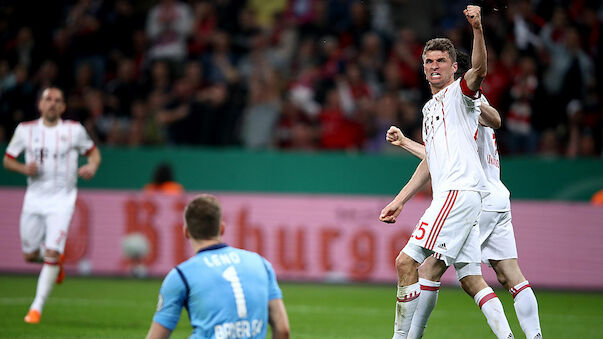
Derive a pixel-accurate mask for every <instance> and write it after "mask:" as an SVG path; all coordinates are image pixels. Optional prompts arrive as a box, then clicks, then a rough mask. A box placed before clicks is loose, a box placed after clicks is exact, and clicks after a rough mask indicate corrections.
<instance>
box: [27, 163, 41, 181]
mask: <svg viewBox="0 0 603 339" xmlns="http://www.w3.org/2000/svg"><path fill="white" fill-rule="evenodd" d="M37 173H38V165H37V164H36V163H35V162H30V163H28V164H26V165H25V173H24V174H25V175H27V176H28V177H33V176H34V175H36V174H37Z"/></svg>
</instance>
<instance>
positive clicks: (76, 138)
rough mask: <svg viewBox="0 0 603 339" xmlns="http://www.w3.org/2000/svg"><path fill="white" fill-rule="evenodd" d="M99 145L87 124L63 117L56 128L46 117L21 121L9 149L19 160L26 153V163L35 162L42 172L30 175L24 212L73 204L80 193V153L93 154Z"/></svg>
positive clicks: (7, 153) (12, 155)
mask: <svg viewBox="0 0 603 339" xmlns="http://www.w3.org/2000/svg"><path fill="white" fill-rule="evenodd" d="M94 147H95V145H94V142H92V140H91V139H90V137H89V136H88V134H87V133H86V130H85V129H84V127H83V126H82V125H81V124H80V123H78V122H74V121H64V120H60V119H59V122H58V123H57V125H55V126H53V127H47V126H44V124H43V122H42V119H41V118H40V119H37V120H34V121H29V122H23V123H20V124H19V125H18V126H17V128H16V129H15V133H14V135H13V138H12V139H11V141H10V143H9V145H8V147H7V148H6V156H8V157H11V158H13V159H16V158H17V157H18V156H19V155H20V154H21V153H22V152H25V163H30V162H35V163H36V164H37V165H38V172H37V174H36V175H35V176H33V177H28V178H27V192H26V193H25V201H24V203H23V211H33V210H37V211H43V212H44V211H47V210H48V209H53V206H56V204H57V199H60V200H59V201H60V203H61V204H67V205H73V204H74V203H75V198H76V194H77V188H76V183H77V169H78V154H86V155H87V154H89V153H90V152H91V151H92V150H93V149H94Z"/></svg>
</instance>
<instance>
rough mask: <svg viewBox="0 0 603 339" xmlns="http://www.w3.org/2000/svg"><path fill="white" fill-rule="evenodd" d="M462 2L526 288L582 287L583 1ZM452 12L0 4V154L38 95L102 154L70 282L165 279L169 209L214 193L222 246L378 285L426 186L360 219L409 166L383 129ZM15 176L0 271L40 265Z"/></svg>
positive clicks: (597, 13)
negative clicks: (26, 239) (387, 217)
mask: <svg viewBox="0 0 603 339" xmlns="http://www.w3.org/2000/svg"><path fill="white" fill-rule="evenodd" d="M474 3H476V4H478V5H481V6H483V25H484V32H485V36H486V44H487V48H488V63H489V69H488V77H487V78H486V80H485V82H484V84H483V92H484V94H485V95H486V96H487V98H488V99H489V101H490V103H491V104H492V105H493V106H494V107H495V108H497V109H498V110H499V112H500V113H501V115H502V119H503V127H502V128H501V129H500V130H499V131H497V134H496V136H497V143H498V147H499V149H500V153H501V154H502V155H503V157H502V160H501V162H502V166H501V167H502V177H503V181H504V182H505V183H506V184H507V186H508V187H509V189H510V191H511V194H512V199H513V216H514V224H515V225H516V226H515V227H516V237H517V242H518V247H519V253H520V258H521V260H520V264H521V265H522V268H523V269H524V273H526V276H528V277H529V279H530V281H531V283H532V284H533V285H536V286H538V285H539V284H540V286H550V287H561V288H568V287H579V288H586V289H596V290H601V289H603V270H601V269H600V268H601V267H602V266H603V262H601V259H599V258H598V257H597V256H596V255H592V253H601V251H602V250H603V243H602V242H601V240H603V222H602V220H603V209H602V208H601V207H600V206H601V204H602V203H603V194H599V195H597V192H600V190H602V189H603V160H602V159H601V156H602V154H603V152H602V141H603V136H602V130H603V124H602V119H603V108H602V105H601V104H602V101H601V100H602V96H601V95H602V93H603V90H602V86H603V82H602V81H601V79H603V74H602V69H603V67H602V65H601V62H600V61H601V53H602V41H603V37H602V31H601V27H602V26H601V23H602V21H603V6H601V3H600V1H588V0H575V1H562V0H558V1H538V0H531V1H530V0H515V1H495V0H484V1H476V2H474ZM466 5H467V1H444V0H433V1H410V0H391V1H386V0H373V1H368V0H367V1H357V0H271V1H266V0H214V1H202V0H197V1H194V0H189V1H178V0H160V1H150V0H149V1H143V0H141V1H129V0H115V1H99V0H79V1H59V0H57V1H44V2H38V1H27V0H20V1H15V0H4V1H2V2H1V4H0V144H4V145H6V144H7V143H8V141H9V140H10V138H11V136H12V133H13V131H14V128H15V127H16V125H17V124H18V123H20V122H22V121H27V120H32V119H35V118H37V117H38V112H37V109H36V102H37V98H38V96H39V95H40V92H41V90H42V89H44V88H45V87H47V86H50V85H52V86H58V87H60V88H61V89H63V91H64V93H65V97H66V101H67V111H66V113H65V114H64V116H63V118H65V119H73V120H77V121H79V122H81V123H82V124H83V125H84V126H85V128H86V129H87V130H88V132H89V134H90V135H91V137H92V138H93V139H94V140H95V142H96V143H97V144H98V145H99V146H100V149H101V152H102V155H103V163H102V165H101V167H100V170H99V172H98V174H97V177H95V178H94V179H93V180H92V181H90V182H83V183H80V187H81V188H82V189H81V190H80V195H79V198H78V204H77V207H76V214H75V215H74V218H73V222H72V226H71V229H70V235H69V242H68V246H67V260H68V262H69V265H70V266H68V268H69V269H70V270H71V273H72V274H76V273H78V274H110V275H114V274H118V275H119V274H124V275H125V274H130V273H134V274H136V275H141V276H144V275H147V274H150V275H156V276H157V275H162V274H164V273H166V272H167V271H168V270H169V269H170V268H171V267H173V266H174V265H175V264H177V263H178V262H179V261H181V260H183V259H184V258H186V256H187V255H189V254H190V253H189V252H188V249H187V245H186V243H185V242H184V241H183V239H182V238H181V236H180V235H181V233H180V227H181V225H182V223H181V212H182V208H183V206H184V205H185V204H186V201H187V199H189V198H190V197H191V196H192V194H194V192H200V191H209V192H213V193H215V194H217V195H218V198H220V199H221V201H222V202H223V204H224V210H225V211H226V212H225V214H226V218H227V221H228V222H229V224H230V225H231V227H230V228H229V229H230V230H232V231H230V232H227V234H226V240H227V241H229V243H232V244H233V245H235V246H240V247H245V248H249V249H251V250H256V251H260V252H261V253H262V254H263V255H265V256H266V257H267V258H268V259H270V260H271V261H272V262H273V263H274V265H275V268H276V270H277V273H278V274H279V276H280V277H284V278H285V279H292V280H319V281H323V280H327V281H372V282H393V281H395V271H394V268H393V258H394V257H395V255H396V254H397V252H398V251H399V250H400V249H401V248H402V247H403V246H404V243H405V241H406V240H407V239H408V236H409V234H410V232H411V231H412V229H413V227H414V225H415V223H416V221H417V220H418V218H419V217H420V215H421V213H422V212H423V210H424V209H425V207H426V206H427V205H428V204H429V201H430V195H429V193H430V192H429V189H427V190H426V192H424V193H423V194H422V195H420V196H419V197H418V198H417V199H415V200H413V202H412V203H410V204H409V205H408V206H407V207H406V208H405V211H404V212H403V216H402V218H401V219H400V220H399V221H398V223H397V224H396V225H394V226H390V225H383V224H380V223H379V222H378V221H377V217H378V214H379V212H380V210H381V209H382V208H383V207H384V206H385V205H386V204H387V203H388V202H389V201H390V199H391V198H392V197H393V196H394V195H395V194H396V193H397V192H398V190H399V189H400V188H401V187H402V185H403V184H404V183H405V182H406V180H407V179H408V178H409V177H410V175H411V174H412V173H413V171H414V168H415V167H416V165H417V164H418V162H417V161H416V160H415V159H414V158H412V157H410V156H409V155H407V154H406V153H404V152H401V151H400V150H399V149H397V148H394V147H391V146H389V145H387V143H386V142H385V140H384V139H385V138H384V135H385V131H386V130H387V129H388V128H389V126H391V125H396V126H399V127H400V128H401V129H402V130H403V132H404V133H405V134H406V135H407V136H409V137H411V138H413V139H414V140H416V141H421V129H420V126H421V120H422V115H421V108H422V105H423V104H424V103H425V102H426V101H427V100H428V99H429V98H430V97H431V94H430V92H429V88H428V86H427V83H426V81H425V80H424V75H423V74H422V62H421V52H422V48H423V44H424V43H425V42H426V41H427V40H429V39H430V38H433V37H436V36H445V37H449V38H450V39H452V40H453V42H454V43H455V45H456V46H457V47H458V48H459V49H461V50H464V51H466V52H470V51H471V42H472V34H471V30H470V28H469V26H468V24H467V22H466V20H465V18H464V16H463V15H462V10H463V9H464V8H465V6H466ZM166 167H167V168H168V171H169V176H167V177H166V175H165V168H166ZM159 168H164V170H163V174H158V173H157V171H159ZM166 182H167V183H170V184H168V185H164V184H165V183H166ZM162 185H163V186H162ZM24 187H25V178H23V177H22V176H19V175H16V174H13V173H9V172H7V171H6V170H3V171H0V202H1V204H0V212H1V215H2V218H0V219H1V220H0V228H1V229H2V231H3V232H6V233H4V235H3V237H2V240H1V241H0V242H1V243H2V244H1V246H0V248H1V249H2V250H0V251H2V252H3V253H2V257H3V258H6V259H8V260H3V261H2V263H1V264H0V270H1V271H5V272H36V271H37V270H38V269H39V268H38V267H37V266H32V265H26V264H25V263H23V262H22V259H21V254H20V247H19V242H18V239H19V236H18V226H17V224H18V220H19V214H20V208H21V202H22V197H23V194H24ZM597 204H599V205H598V207H597ZM132 234H134V237H129V236H131V235H132ZM140 235H143V236H142V237H140ZM125 238H127V239H135V240H128V241H130V242H129V243H128V245H123V243H124V239H125ZM145 239H146V241H145ZM126 242H127V241H126ZM132 244H134V245H132ZM137 244H138V245H137ZM137 246H138V247H137ZM132 247H135V248H137V249H140V251H137V250H132ZM134 252H135V253H136V255H134V256H132V255H128V253H130V254H132V253H134ZM350 258H352V259H353V260H349V259H350ZM560 263H562V265H560ZM593 267H595V268H596V267H599V269H596V270H595V272H593ZM447 277H448V278H445V279H448V280H445V282H448V283H453V282H454V274H453V273H452V275H448V276H447ZM578 277H579V278H578ZM489 279H490V281H495V280H493V279H494V278H493V276H489Z"/></svg>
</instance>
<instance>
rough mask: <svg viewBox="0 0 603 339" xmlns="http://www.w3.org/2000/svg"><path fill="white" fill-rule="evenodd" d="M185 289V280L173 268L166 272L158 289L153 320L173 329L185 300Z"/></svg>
mask: <svg viewBox="0 0 603 339" xmlns="http://www.w3.org/2000/svg"><path fill="white" fill-rule="evenodd" d="M186 297H187V289H186V285H185V282H184V281H183V280H182V277H180V274H179V273H178V271H177V270H176V269H175V268H174V269H172V270H171V271H170V273H168V275H167V276H166V277H165V279H164V280H163V284H161V289H160V290H159V301H158V302H157V311H156V312H155V316H153V321H154V322H156V323H158V324H160V325H161V326H163V327H165V328H167V329H169V330H174V328H176V325H177V324H178V321H179V320H180V313H181V312H182V307H183V306H184V303H185V301H186Z"/></svg>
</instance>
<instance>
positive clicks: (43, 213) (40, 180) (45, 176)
mask: <svg viewBox="0 0 603 339" xmlns="http://www.w3.org/2000/svg"><path fill="white" fill-rule="evenodd" d="M65 107H66V105H65V97H64V95H63V92H62V91H61V90H60V89H58V88H55V87H50V88H47V89H45V90H44V91H43V92H42V96H41V98H40V101H39V103H38V109H39V110H40V116H41V117H40V119H37V120H34V121H30V122H23V123H20V124H19V125H18V126H17V128H16V129H15V133H14V135H13V138H12V139H11V141H10V143H9V145H8V148H7V149H6V154H5V155H4V167H5V168H7V169H9V170H11V171H14V172H17V173H21V174H23V175H26V176H27V177H28V178H27V191H26V192H25V199H24V202H23V211H22V213H21V222H20V233H21V246H22V250H23V255H24V257H25V260H26V261H28V262H43V263H44V265H43V266H42V271H41V272H40V277H39V278H38V286H37V289H36V297H35V299H34V301H33V303H32V304H31V307H30V309H29V312H28V313H27V315H26V316H25V322H28V323H38V322H40V317H41V313H42V308H43V307H44V303H45V302H46V299H47V298H48V296H49V295H50V292H51V291H52V288H53V287H54V284H55V282H56V283H57V284H60V283H61V282H62V281H63V278H64V276H65V273H64V271H63V266H62V264H63V263H62V253H63V250H64V249H65V242H66V240H67V232H68V229H69V224H70V222H71V216H72V215H73V210H74V207H75V199H76V196H77V188H76V184H77V176H78V175H79V176H80V177H82V178H84V179H86V180H89V179H91V178H92V177H94V175H95V174H96V171H97V169H98V166H99V164H100V162H101V156H100V152H99V151H98V149H97V148H96V147H95V145H94V143H93V142H92V140H91V139H90V137H89V136H88V134H87V133H86V130H85V129H84V127H83V126H82V125H81V124H80V123H77V122H72V121H64V120H62V119H61V118H60V117H61V114H63V112H65ZM22 152H25V163H21V162H19V161H18V160H17V157H18V156H19V155H20V154H21V153H22ZM79 154H83V155H85V156H87V158H88V163H87V164H85V165H83V166H82V167H80V168H78V167H77V166H78V155H79Z"/></svg>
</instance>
